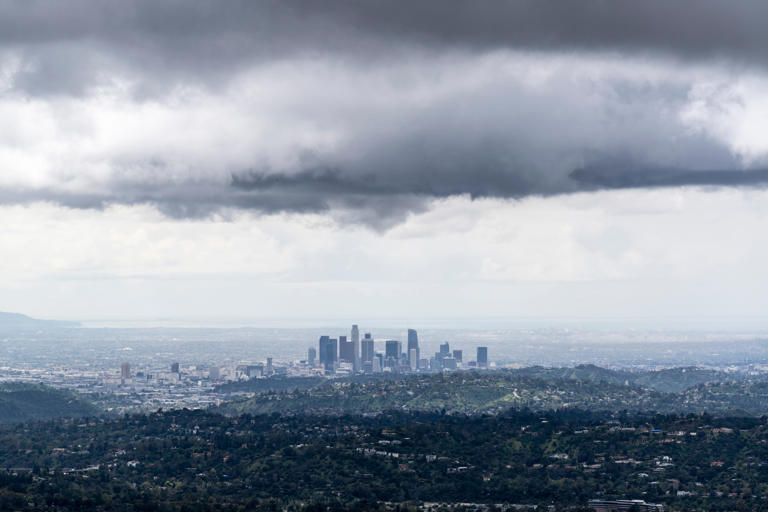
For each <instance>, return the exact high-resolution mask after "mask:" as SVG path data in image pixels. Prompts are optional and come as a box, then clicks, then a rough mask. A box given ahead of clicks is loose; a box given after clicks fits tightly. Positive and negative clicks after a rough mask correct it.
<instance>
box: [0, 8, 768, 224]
mask: <svg viewBox="0 0 768 512" xmlns="http://www.w3.org/2000/svg"><path fill="white" fill-rule="evenodd" d="M765 19H768V4H766V3H765V2H762V1H757V0H754V1H753V0H748V1H740V2H727V1H714V0H681V1H677V2H664V1H661V0H651V1H643V2H637V1H613V2H605V1H597V0H594V1H587V0H584V1H578V2H562V1H553V0H520V1H509V2H503V1H497V2H491V1H477V0H473V1H469V0H456V1H452V2H444V1H437V0H427V1H423V2H410V3H395V2H384V1H379V0H369V1H365V0H364V1H351V0H349V1H342V0H331V1H329V2H313V1H309V0H307V1H298V2H282V1H277V0H272V1H259V2H250V1H249V2H246V1H232V2H226V3H221V2H213V1H193V2H181V1H171V0H168V1H162V2H157V1H137V2H130V3H129V2H119V1H117V0H113V1H104V2H98V3H93V2H85V1H79V0H71V1H68V2H41V1H29V2H4V3H2V4H0V116H2V117H0V168H2V173H3V176H2V177H0V201H3V202H5V203H29V202H34V201H46V202H55V203H59V204H63V205H66V206H70V207H74V208H103V207H105V206H108V205H110V204H140V203H151V204H155V205H157V206H158V208H159V209H160V210H162V211H163V212H165V213H166V214H168V215H169V216H172V217H198V216H207V215H211V214H215V213H222V212H224V213H225V212H226V211H227V210H228V209H247V210H254V211H258V212H264V213H274V212H299V213H309V212H327V213H330V214H333V215H337V216H338V217H339V218H342V219H344V220H351V221H353V222H363V223H366V224H368V225H372V226H374V227H378V228H386V227H388V226H391V225H392V224H393V223H396V222H399V221H400V220H402V219H403V218H404V217H405V216H407V215H408V213H409V212H413V211H420V210H423V209H425V208H428V207H429V203H430V201H431V200H432V199H434V198H443V197H448V196H454V195H467V196H471V197H473V198H477V197H496V198H523V197H527V196H532V195H539V196H551V195H557V194H568V193H574V192H583V191H589V192H593V191H599V190H602V189H611V188H640V187H672V186H762V185H763V184H764V183H766V182H767V181H768V172H767V171H766V168H767V167H766V166H767V165H768V160H766V155H768V145H767V143H766V141H765V138H764V137H762V136H761V135H760V133H759V132H761V127H762V126H764V124H761V122H762V123H764V122H765V121H766V117H765V116H766V115H768V107H766V105H765V103H764V102H762V100H761V98H763V97H765V93H766V92H768V81H767V80H766V78H765V73H766V70H765V68H766V66H768V57H766V56H767V55H768V53H767V52H766V49H768V32H767V31H765V29H764V20H765Z"/></svg>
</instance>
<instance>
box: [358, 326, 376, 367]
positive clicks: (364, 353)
mask: <svg viewBox="0 0 768 512" xmlns="http://www.w3.org/2000/svg"><path fill="white" fill-rule="evenodd" d="M360 359H362V360H363V363H368V362H370V361H373V338H371V333H367V334H366V335H365V338H363V341H362V344H361V346H360Z"/></svg>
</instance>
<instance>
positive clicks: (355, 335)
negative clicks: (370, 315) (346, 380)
mask: <svg viewBox="0 0 768 512" xmlns="http://www.w3.org/2000/svg"><path fill="white" fill-rule="evenodd" d="M351 335H352V352H353V354H354V359H353V363H354V366H353V368H354V370H355V371H356V372H359V371H360V370H361V369H362V366H361V364H360V362H361V359H362V358H361V357H360V328H358V327H357V324H354V325H353V326H352V333H351Z"/></svg>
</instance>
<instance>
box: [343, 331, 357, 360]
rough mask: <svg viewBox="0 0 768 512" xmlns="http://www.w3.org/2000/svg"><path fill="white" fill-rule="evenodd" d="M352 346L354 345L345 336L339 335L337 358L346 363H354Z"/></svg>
mask: <svg viewBox="0 0 768 512" xmlns="http://www.w3.org/2000/svg"><path fill="white" fill-rule="evenodd" d="M354 347H355V345H354V344H353V343H352V342H351V341H347V337H346V336H339V360H340V361H344V362H347V363H354V362H355V354H354V350H353V349H354Z"/></svg>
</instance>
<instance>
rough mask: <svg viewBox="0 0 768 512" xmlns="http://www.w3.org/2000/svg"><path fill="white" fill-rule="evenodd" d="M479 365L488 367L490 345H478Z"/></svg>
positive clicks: (479, 366)
mask: <svg viewBox="0 0 768 512" xmlns="http://www.w3.org/2000/svg"><path fill="white" fill-rule="evenodd" d="M477 367H478V368H488V347H477Z"/></svg>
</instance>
